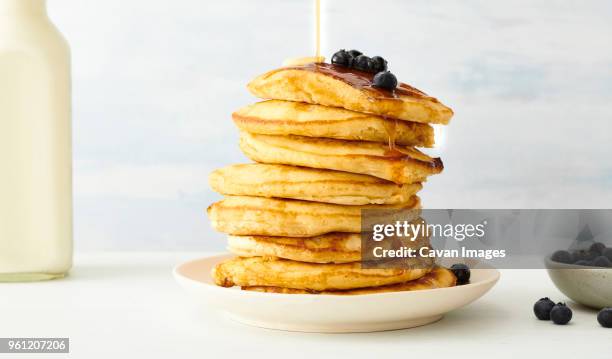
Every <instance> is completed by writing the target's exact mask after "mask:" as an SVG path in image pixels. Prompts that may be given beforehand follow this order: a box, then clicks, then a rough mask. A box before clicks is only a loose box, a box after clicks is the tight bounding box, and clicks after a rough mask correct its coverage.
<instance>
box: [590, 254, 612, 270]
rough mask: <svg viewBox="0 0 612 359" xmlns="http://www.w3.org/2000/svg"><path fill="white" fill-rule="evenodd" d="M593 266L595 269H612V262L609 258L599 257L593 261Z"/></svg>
mask: <svg viewBox="0 0 612 359" xmlns="http://www.w3.org/2000/svg"><path fill="white" fill-rule="evenodd" d="M591 265H592V266H593V267H604V268H609V267H612V262H610V260H609V259H608V257H604V256H599V257H597V258H595V259H593V261H592V262H591Z"/></svg>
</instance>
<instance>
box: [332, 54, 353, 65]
mask: <svg viewBox="0 0 612 359" xmlns="http://www.w3.org/2000/svg"><path fill="white" fill-rule="evenodd" d="M350 62H351V56H350V55H349V54H348V53H347V52H346V51H345V50H340V51H338V52H336V53H335V54H333V55H332V58H331V63H332V64H334V65H338V66H349V65H350Z"/></svg>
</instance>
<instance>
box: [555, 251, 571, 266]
mask: <svg viewBox="0 0 612 359" xmlns="http://www.w3.org/2000/svg"><path fill="white" fill-rule="evenodd" d="M551 259H552V260H553V261H554V262H559V263H572V255H571V254H570V252H568V251H556V252H555V253H553V255H552V257H551Z"/></svg>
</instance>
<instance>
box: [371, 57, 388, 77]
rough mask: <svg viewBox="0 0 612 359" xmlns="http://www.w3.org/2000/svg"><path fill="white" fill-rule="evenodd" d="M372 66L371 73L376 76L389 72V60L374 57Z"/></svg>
mask: <svg viewBox="0 0 612 359" xmlns="http://www.w3.org/2000/svg"><path fill="white" fill-rule="evenodd" d="M370 66H371V71H372V72H374V73H376V74H377V73H379V72H382V71H387V60H385V59H383V58H382V57H380V56H374V57H372V62H371V65H370Z"/></svg>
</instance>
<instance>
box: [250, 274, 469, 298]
mask: <svg viewBox="0 0 612 359" xmlns="http://www.w3.org/2000/svg"><path fill="white" fill-rule="evenodd" d="M456 284H457V278H456V277H455V275H454V274H453V272H451V271H450V270H448V269H446V268H442V267H436V268H434V269H433V270H432V271H431V272H429V273H427V274H426V275H424V276H423V277H421V278H419V279H416V280H412V281H409V282H404V283H399V284H390V285H384V286H380V287H368V288H359V289H348V290H326V291H309V290H304V289H294V288H282V287H263V286H258V287H248V286H247V287H242V290H250V291H255V292H265V293H284V294H335V295H357V294H376V293H388V292H408V291H415V290H426V289H437V288H448V287H454V286H455V285H456Z"/></svg>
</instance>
